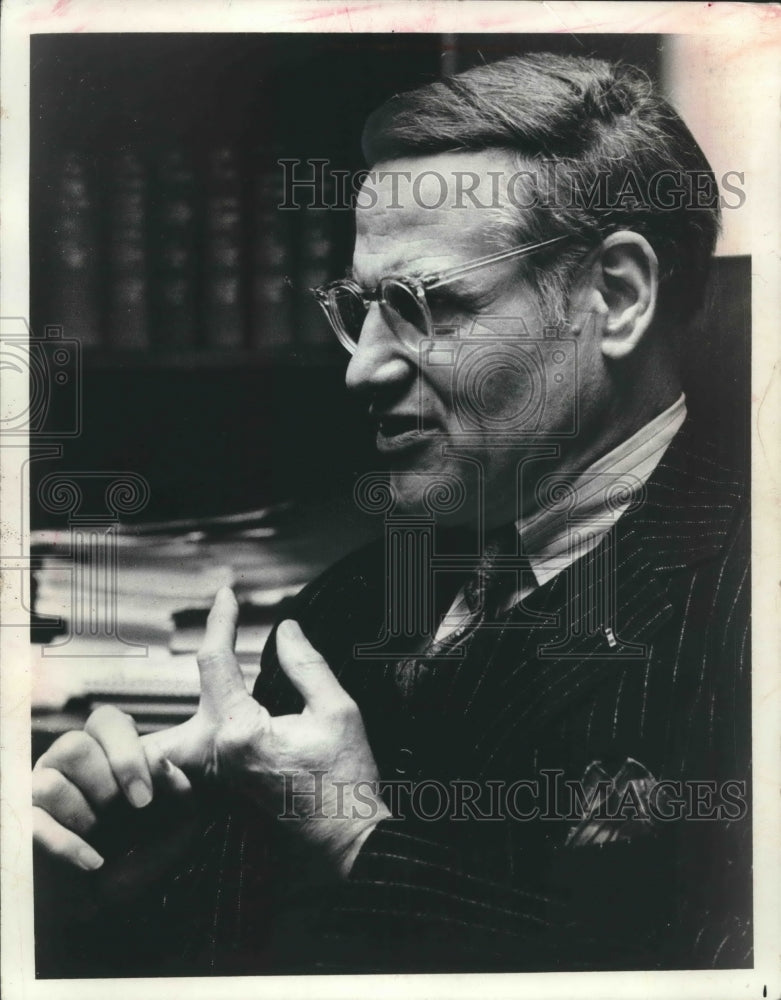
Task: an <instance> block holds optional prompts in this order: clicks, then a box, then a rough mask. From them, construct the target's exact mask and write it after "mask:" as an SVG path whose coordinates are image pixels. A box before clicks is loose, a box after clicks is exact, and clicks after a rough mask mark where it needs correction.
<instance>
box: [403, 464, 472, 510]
mask: <svg viewBox="0 0 781 1000" xmlns="http://www.w3.org/2000/svg"><path fill="white" fill-rule="evenodd" d="M390 486H391V490H392V492H393V497H394V501H395V504H394V508H393V513H394V514H395V515H399V514H401V515H406V516H408V517H428V518H430V517H432V516H433V517H435V518H436V520H437V521H438V522H443V523H458V522H460V521H462V520H464V519H467V518H468V512H467V509H466V508H467V507H468V496H469V484H468V483H466V482H464V480H463V478H462V477H461V476H460V475H459V474H458V473H457V472H456V471H454V470H448V469H430V468H427V469H415V468H409V467H406V468H404V469H399V468H392V469H391V471H390Z"/></svg>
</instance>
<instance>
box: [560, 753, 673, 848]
mask: <svg viewBox="0 0 781 1000" xmlns="http://www.w3.org/2000/svg"><path fill="white" fill-rule="evenodd" d="M658 783H659V782H658V781H657V779H656V778H655V777H654V776H653V774H651V772H650V771H649V770H648V768H647V767H645V765H643V764H641V763H640V762H639V761H637V760H634V758H632V757H627V759H626V760H625V761H624V763H623V764H622V765H621V767H620V768H619V770H618V772H617V773H616V775H615V776H614V777H612V778H611V777H610V775H609V774H608V772H607V771H606V770H605V768H604V767H603V765H602V761H599V760H595V761H592V762H591V763H590V764H589V765H588V767H587V768H586V770H585V772H584V774H583V777H582V778H581V780H580V786H581V789H582V798H581V803H582V804H583V806H584V811H583V815H582V816H581V818H580V819H579V820H578V821H577V822H576V823H574V824H573V826H571V827H570V830H569V833H568V835H567V840H566V846H567V847H585V846H590V845H601V844H608V843H614V842H616V841H629V840H634V839H636V838H637V837H645V836H648V835H649V834H651V833H653V830H654V823H653V815H652V811H651V810H650V809H649V798H650V795H651V791H652V789H653V788H654V786H656V785H657V784H658ZM660 798H661V797H660Z"/></svg>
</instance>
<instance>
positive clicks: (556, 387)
mask: <svg viewBox="0 0 781 1000" xmlns="http://www.w3.org/2000/svg"><path fill="white" fill-rule="evenodd" d="M516 169H517V167H516V166H514V165H513V161H512V160H511V159H510V157H509V156H507V155H505V154H503V153H501V152H498V151H497V152H481V153H454V154H443V155H438V156H430V157H420V158H415V159H408V160H395V161H393V162H392V163H388V164H384V165H383V164H380V165H378V166H377V167H376V168H375V177H374V178H373V179H372V178H369V179H368V180H367V182H366V185H365V189H364V191H363V192H362V196H361V198H360V199H359V203H360V204H366V205H369V204H371V207H366V208H358V211H357V237H356V243H355V252H354V256H353V277H354V279H355V280H356V281H357V282H358V284H359V285H361V286H362V287H363V288H366V289H373V288H374V287H375V286H376V284H377V282H378V281H379V280H380V279H381V278H382V277H385V276H396V277H398V276H408V277H419V276H421V275H424V274H430V273H432V272H441V271H444V270H446V269H449V268H452V267H455V266H457V265H459V264H463V263H465V262H467V261H471V260H473V259H475V258H478V257H484V256H487V255H488V254H491V253H495V252H496V251H497V250H499V249H504V248H505V247H506V245H507V244H506V242H505V244H500V243H499V242H498V240H497V232H498V229H499V226H500V225H501V224H502V223H501V222H500V220H499V213H498V211H497V208H496V207H495V206H493V207H488V208H484V207H482V205H483V204H489V203H490V202H491V183H490V182H489V179H488V177H487V172H488V171H499V172H501V173H502V175H503V178H507V177H509V176H511V175H512V174H514V172H515V171H516ZM383 171H387V175H386V176H383ZM459 171H460V172H462V177H463V172H464V171H473V172H474V173H476V174H479V175H481V177H482V178H483V182H481V186H480V187H479V188H477V189H476V197H477V200H478V201H479V202H480V204H474V203H473V202H472V201H471V200H470V199H469V198H468V197H464V196H463V195H462V196H461V198H460V200H459V199H458V190H457V183H458V182H457V181H456V179H455V175H456V172H459ZM403 172H409V174H410V175H411V176H410V177H409V178H408V177H406V176H402V174H403ZM427 172H436V174H438V175H439V177H441V178H443V179H444V184H445V185H446V188H447V192H448V196H447V198H446V199H445V200H444V203H443V204H442V205H441V206H440V207H438V208H427V207H425V206H427V205H434V204H437V202H439V201H442V192H443V190H445V188H443V187H442V182H440V180H439V179H438V178H436V177H434V176H432V174H430V173H429V174H428V175H427V176H422V175H425V174H426V173H427ZM394 174H395V175H396V176H395V177H394V176H393V175H394ZM461 183H462V184H463V181H462V182H461ZM497 186H498V189H499V190H500V192H501V196H500V197H501V200H502V202H503V203H505V204H506V201H505V198H506V196H505V193H504V188H505V186H506V181H500V182H499V184H498V185H497ZM394 188H395V190H394ZM454 204H456V205H457V207H454ZM530 266H531V261H530V260H529V259H528V258H523V259H521V260H515V259H512V258H511V259H509V260H506V261H503V262H501V263H498V264H493V265H490V266H488V267H485V268H480V269H478V270H475V271H474V272H472V273H469V274H467V275H465V276H464V277H462V278H460V279H459V280H458V281H455V282H453V283H452V284H447V285H444V286H442V287H441V288H440V289H436V290H432V291H431V292H429V293H428V296H427V298H428V302H429V304H430V307H431V313H432V319H433V324H434V327H435V336H436V339H437V340H438V341H440V342H441V343H439V344H438V345H437V349H435V350H434V351H433V352H430V351H429V350H428V348H427V346H426V345H424V340H425V338H424V337H423V336H421V347H422V348H424V349H420V350H417V351H416V350H411V349H410V348H409V347H408V346H406V347H405V346H404V345H403V344H402V343H401V342H400V341H399V339H398V338H397V336H396V335H395V334H394V332H393V330H392V329H391V326H390V325H389V322H388V317H387V315H385V314H384V308H383V307H381V306H380V305H378V304H377V303H372V305H371V308H370V310H369V312H368V315H367V317H366V321H365V323H364V326H363V329H362V331H361V335H360V339H359V342H358V348H357V350H356V352H355V354H354V355H353V357H352V360H351V361H350V365H349V367H348V369H347V386H348V388H349V389H350V390H352V391H355V392H357V393H360V394H362V395H363V397H364V398H365V400H366V402H367V404H368V407H369V413H370V416H371V418H372V420H373V421H374V422H375V423H376V425H377V439H376V442H377V448H378V450H379V452H380V453H381V454H383V455H384V456H385V458H386V459H387V461H388V463H389V467H390V470H391V475H392V482H393V486H394V488H395V491H396V494H397V496H398V498H399V507H400V508H401V509H403V510H408V511H416V510H420V509H421V503H422V497H423V491H424V490H425V489H426V487H427V486H430V485H431V483H432V481H433V480H434V479H436V478H437V477H438V476H442V474H445V475H450V476H455V477H456V478H457V479H458V480H459V481H460V482H461V484H462V485H463V486H464V487H465V490H466V493H467V494H468V495H469V496H470V497H474V496H475V495H476V493H477V491H478V488H479V480H478V475H479V474H480V473H479V472H478V470H481V474H482V477H483V479H484V495H485V498H486V514H487V516H488V519H489V521H493V522H499V521H502V520H505V519H510V518H512V517H514V516H517V513H518V512H517V511H516V509H515V504H516V501H515V490H516V485H515V484H516V480H517V468H518V464H519V461H520V460H521V459H523V458H524V457H525V456H528V455H529V454H530V453H533V451H532V450H531V449H530V445H531V434H532V432H533V433H534V434H535V435H536V437H535V439H534V440H535V441H536V442H538V443H539V442H541V441H544V440H545V439H546V436H547V440H548V441H550V440H551V435H557V434H561V433H562V432H564V433H566V432H567V431H568V430H569V429H570V428H571V427H572V423H573V405H574V400H575V396H576V390H577V383H576V376H577V363H576V358H575V351H574V344H573V342H572V341H567V342H566V343H564V344H562V345H561V347H562V348H563V349H558V345H556V346H555V347H554V346H553V345H551V344H550V342H549V341H548V342H547V344H546V342H545V341H543V339H542V338H543V327H544V316H543V312H542V309H541V306H540V303H539V302H538V301H537V297H536V296H535V295H534V294H533V293H532V291H531V288H530V286H529V284H528V282H527V281H526V280H524V274H527V273H528V268H529V267H530ZM437 327H440V328H444V329H449V330H452V329H453V328H458V329H459V335H458V337H454V335H453V334H452V333H450V334H439V335H437V334H436V328H437ZM577 361H578V362H579V361H580V359H577ZM397 509H398V508H397ZM473 512H474V508H473V507H471V508H470V509H469V511H468V512H467V510H464V515H465V516H472V514H473Z"/></svg>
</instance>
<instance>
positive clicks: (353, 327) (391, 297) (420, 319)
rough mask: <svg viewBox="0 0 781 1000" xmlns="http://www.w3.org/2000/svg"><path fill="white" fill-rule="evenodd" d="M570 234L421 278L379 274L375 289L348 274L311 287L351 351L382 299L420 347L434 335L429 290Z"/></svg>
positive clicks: (407, 339) (409, 342)
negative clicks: (423, 341)
mask: <svg viewBox="0 0 781 1000" xmlns="http://www.w3.org/2000/svg"><path fill="white" fill-rule="evenodd" d="M567 238H568V237H567V236H556V237H554V238H553V239H550V240H543V241H542V242H541V243H527V244H524V245H523V246H517V247H512V248H511V249H509V250H501V251H499V252H498V253H493V254H489V256H487V257H478V258H476V259H475V260H470V261H467V262H466V263H464V264H458V265H457V266H456V267H451V268H449V269H448V270H446V271H440V272H439V273H436V274H428V275H426V276H424V277H421V278H404V277H399V278H395V277H388V278H381V279H380V281H379V283H378V284H377V287H376V288H375V289H374V290H373V291H368V290H366V289H364V288H361V286H360V285H359V284H357V282H355V281H353V280H352V279H350V278H344V279H342V280H340V281H332V282H330V283H329V284H327V285H321V286H320V287H319V288H313V289H311V291H312V294H313V295H314V296H315V298H316V299H317V301H318V302H319V303H320V305H321V306H322V308H323V312H324V313H325V314H326V316H327V317H328V322H329V323H330V324H331V326H332V328H333V331H334V333H335V334H336V336H337V337H338V339H339V343H340V344H341V345H342V346H343V347H344V348H345V349H346V350H347V351H349V352H350V354H354V353H355V351H356V350H357V348H358V339H359V337H360V335H361V330H362V329H363V324H364V322H365V321H366V314H367V313H368V311H369V307H370V306H371V304H372V302H378V303H379V304H380V306H381V307H382V308H383V309H384V311H385V314H386V317H387V321H388V325H389V326H390V328H391V330H392V331H393V333H394V334H395V336H396V337H397V338H398V339H399V340H400V341H401V343H402V344H404V345H405V346H406V347H408V348H410V349H412V350H416V349H417V344H418V342H419V341H420V338H421V337H427V336H428V337H430V336H432V334H433V321H432V318H431V309H430V307H429V304H428V301H427V300H426V292H427V291H429V290H431V289H434V288H439V287H440V286H441V285H447V284H448V283H449V282H451V281H456V280H457V279H458V278H461V277H462V276H463V275H465V274H470V273H471V272H472V271H476V270H478V268H481V267H488V266H489V265H491V264H498V263H500V262H501V261H504V260H509V259H510V258H512V257H525V256H527V255H528V254H532V253H536V252H537V251H538V250H542V249H543V248H544V247H548V246H552V245H553V244H554V243H560V242H561V241H562V240H565V239H567Z"/></svg>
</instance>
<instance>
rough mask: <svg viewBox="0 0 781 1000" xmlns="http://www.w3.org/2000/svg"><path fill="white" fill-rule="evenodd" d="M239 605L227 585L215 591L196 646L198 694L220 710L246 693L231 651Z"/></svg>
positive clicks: (239, 670) (236, 662) (246, 694)
mask: <svg viewBox="0 0 781 1000" xmlns="http://www.w3.org/2000/svg"><path fill="white" fill-rule="evenodd" d="M238 618H239V606H238V604H237V603H236V598H235V597H234V595H233V591H232V590H231V589H230V587H222V588H220V590H218V591H217V596H216V597H215V599H214V604H213V605H212V609H211V611H210V612H209V617H208V618H207V620H206V635H205V637H204V640H203V645H202V646H201V648H200V649H199V650H198V657H197V658H198V670H199V672H200V675H201V697H202V699H205V701H206V704H207V706H208V707H209V708H210V709H211V710H213V711H216V712H217V713H219V712H220V711H221V709H222V708H224V707H225V706H226V705H228V704H230V703H231V702H232V701H234V700H235V698H236V697H237V696H238V697H244V698H246V697H249V695H248V692H247V688H246V685H245V683H244V677H243V675H242V673H241V668H240V667H239V661H238V660H237V659H236V656H235V654H234V652H233V649H234V646H235V645H236V626H237V623H238Z"/></svg>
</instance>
